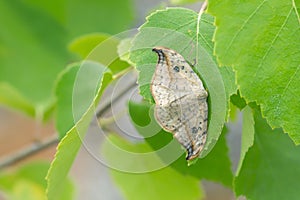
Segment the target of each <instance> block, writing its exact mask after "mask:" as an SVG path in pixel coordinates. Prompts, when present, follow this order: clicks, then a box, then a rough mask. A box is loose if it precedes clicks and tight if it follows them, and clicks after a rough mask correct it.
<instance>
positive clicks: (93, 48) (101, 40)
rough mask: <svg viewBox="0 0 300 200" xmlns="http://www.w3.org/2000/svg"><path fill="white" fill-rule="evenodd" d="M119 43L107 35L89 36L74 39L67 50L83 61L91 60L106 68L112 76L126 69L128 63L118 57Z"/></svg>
mask: <svg viewBox="0 0 300 200" xmlns="http://www.w3.org/2000/svg"><path fill="white" fill-rule="evenodd" d="M119 43H120V41H119V40H118V39H117V38H116V37H113V36H111V35H108V34H99V33H98V34H90V35H85V36H81V37H79V38H77V39H75V40H74V41H73V42H72V43H71V44H70V45H69V49H70V50H71V51H72V52H74V53H77V54H79V55H80V56H81V58H82V59H85V60H93V61H97V62H99V63H101V64H102V65H105V66H108V67H109V69H110V70H111V71H112V73H113V74H115V73H117V72H120V71H122V70H124V69H126V68H127V67H128V66H129V65H128V63H126V62H124V61H121V60H120V58H119V55H118V49H117V48H118V45H119Z"/></svg>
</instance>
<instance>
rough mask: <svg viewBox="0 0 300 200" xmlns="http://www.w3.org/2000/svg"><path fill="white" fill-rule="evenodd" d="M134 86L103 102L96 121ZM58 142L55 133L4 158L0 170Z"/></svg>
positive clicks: (129, 86) (131, 84)
mask: <svg viewBox="0 0 300 200" xmlns="http://www.w3.org/2000/svg"><path fill="white" fill-rule="evenodd" d="M135 86H136V81H135V80H134V82H133V81H132V82H131V83H130V84H129V85H128V86H127V87H125V88H124V89H123V90H122V91H121V92H120V93H118V94H116V95H115V96H113V97H112V99H111V98H109V100H108V101H106V102H104V103H103V104H102V106H101V107H100V109H99V111H98V112H97V113H96V117H97V119H99V118H100V117H101V116H102V115H103V114H104V113H105V112H107V111H108V110H109V108H111V106H112V105H113V104H115V103H117V102H118V100H119V99H121V97H122V96H124V95H125V94H126V93H127V92H128V91H129V90H130V89H132V88H133V87H135ZM58 142H59V139H58V138H57V133H55V134H54V135H53V136H52V137H49V138H48V139H46V140H45V141H41V142H40V141H39V142H35V143H33V144H31V145H30V146H28V147H25V148H24V149H21V150H19V151H18V152H16V153H13V154H11V155H9V156H6V157H4V158H3V159H1V160H0V170H1V169H3V168H5V167H8V166H11V165H13V164H15V163H17V162H19V161H21V160H23V159H25V158H27V157H30V156H32V155H34V154H35V153H38V152H40V151H42V150H44V149H47V148H48V147H51V146H52V145H57V144H58Z"/></svg>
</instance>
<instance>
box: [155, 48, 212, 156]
mask: <svg viewBox="0 0 300 200" xmlns="http://www.w3.org/2000/svg"><path fill="white" fill-rule="evenodd" d="M153 51H154V52H156V53H157V55H158V62H157V65H156V69H155V72H154V74H153V77H152V81H151V86H150V89H151V93H152V96H153V98H154V101H155V104H156V105H155V108H154V113H155V118H156V121H157V122H158V123H159V125H160V126H161V127H162V128H163V129H164V130H165V131H167V132H171V133H172V134H173V136H174V137H175V138H176V139H177V140H178V141H179V143H180V144H181V145H182V146H183V147H184V148H185V149H186V151H187V156H186V160H192V159H194V158H196V157H198V156H199V154H200V152H201V151H202V149H203V147H204V144H205V142H206V137H207V117H208V106H207V97H208V93H207V91H206V90H205V88H204V87H203V83H202V81H201V80H200V78H199V77H198V76H197V74H196V73H195V72H194V71H193V69H192V68H191V66H190V65H189V64H188V62H187V61H186V60H185V59H184V57H183V56H182V55H180V54H179V53H177V52H176V51H174V50H172V49H169V48H166V47H155V48H153Z"/></svg>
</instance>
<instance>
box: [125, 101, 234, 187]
mask: <svg viewBox="0 0 300 200" xmlns="http://www.w3.org/2000/svg"><path fill="white" fill-rule="evenodd" d="M129 114H130V117H131V119H132V122H133V124H134V126H135V128H136V129H137V130H138V132H139V133H140V134H141V135H142V136H143V137H144V138H145V140H146V142H147V143H148V144H149V145H150V146H151V147H152V149H154V150H156V153H157V155H158V156H159V157H160V158H161V159H162V161H164V162H165V163H166V164H167V165H170V166H171V167H172V168H174V169H176V170H177V171H178V172H180V173H182V174H187V175H190V176H194V177H196V178H198V179H207V180H212V181H218V182H221V183H222V184H224V185H225V186H228V187H231V185H232V179H233V175H232V172H231V163H230V159H229V157H228V147H227V145H226V139H225V134H226V129H225V128H224V130H223V133H222V135H221V136H220V138H219V140H218V142H217V144H216V145H215V147H214V149H213V150H212V151H211V153H210V154H209V155H208V156H206V157H205V158H203V159H198V160H197V162H196V163H195V164H193V165H191V166H187V163H186V160H185V155H184V152H183V151H182V150H181V147H180V145H179V144H178V142H177V140H176V139H174V138H173V136H172V134H170V133H167V132H165V131H164V130H162V129H161V128H160V127H159V125H158V124H157V123H156V121H155V120H154V116H153V110H151V108H150V105H149V104H145V103H144V104H137V103H134V102H129ZM154 134H155V135H154ZM172 143H175V144H174V145H170V144H172ZM162 149H165V150H164V151H162Z"/></svg>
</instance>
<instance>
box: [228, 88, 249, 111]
mask: <svg viewBox="0 0 300 200" xmlns="http://www.w3.org/2000/svg"><path fill="white" fill-rule="evenodd" d="M230 101H231V103H232V104H233V105H235V106H236V107H238V108H239V109H240V110H242V109H243V108H244V107H245V106H246V105H247V103H246V101H245V99H243V98H242V97H241V95H240V92H239V91H238V92H237V94H234V95H232V96H231V97H230Z"/></svg>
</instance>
